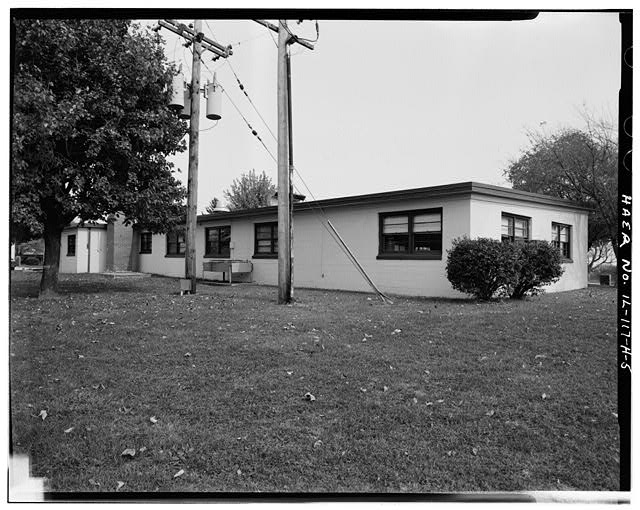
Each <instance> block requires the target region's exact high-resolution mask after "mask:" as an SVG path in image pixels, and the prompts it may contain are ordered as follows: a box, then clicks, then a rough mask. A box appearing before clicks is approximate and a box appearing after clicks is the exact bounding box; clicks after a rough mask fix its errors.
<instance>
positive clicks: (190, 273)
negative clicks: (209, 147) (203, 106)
mask: <svg viewBox="0 0 640 510" xmlns="http://www.w3.org/2000/svg"><path fill="white" fill-rule="evenodd" d="M193 25H194V30H195V31H196V34H201V33H202V20H199V19H197V20H195V21H194V23H193ZM201 51H202V44H201V39H200V37H198V36H196V37H195V38H194V39H193V63H192V66H191V116H190V118H189V177H188V180H187V231H186V234H185V250H184V251H185V255H184V277H185V278H186V279H187V280H191V290H190V293H191V294H195V293H196V215H197V207H198V145H199V133H198V130H199V129H200V52H201Z"/></svg>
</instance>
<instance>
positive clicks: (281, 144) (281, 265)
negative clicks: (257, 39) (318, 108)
mask: <svg viewBox="0 0 640 510" xmlns="http://www.w3.org/2000/svg"><path fill="white" fill-rule="evenodd" d="M285 26H286V20H280V21H279V27H278V28H279V30H278V303H289V302H291V291H292V288H293V282H292V280H291V209H290V204H291V173H290V168H289V91H288V87H287V75H288V66H287V43H288V41H289V33H288V32H287V30H286V28H285Z"/></svg>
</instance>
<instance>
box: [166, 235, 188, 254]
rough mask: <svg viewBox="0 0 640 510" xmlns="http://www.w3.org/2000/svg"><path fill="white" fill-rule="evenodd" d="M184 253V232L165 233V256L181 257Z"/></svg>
mask: <svg viewBox="0 0 640 510" xmlns="http://www.w3.org/2000/svg"><path fill="white" fill-rule="evenodd" d="M184 253H185V241H184V232H170V233H168V234H167V257H181V256H183V255H184Z"/></svg>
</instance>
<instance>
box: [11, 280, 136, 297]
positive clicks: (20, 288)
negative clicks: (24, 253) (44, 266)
mask: <svg viewBox="0 0 640 510" xmlns="http://www.w3.org/2000/svg"><path fill="white" fill-rule="evenodd" d="M40 277H41V275H40V274H25V275H15V276H14V275H13V274H12V275H11V277H10V297H11V298H38V297H39V293H40ZM140 290H141V286H140V279H139V278H136V279H133V278H131V279H121V280H120V279H114V278H108V277H105V276H102V275H86V276H85V275H82V276H79V275H64V276H61V278H60V280H59V281H58V293H57V294H54V295H53V296H51V299H56V298H58V297H59V298H63V297H65V296H69V295H75V294H105V293H121V292H140Z"/></svg>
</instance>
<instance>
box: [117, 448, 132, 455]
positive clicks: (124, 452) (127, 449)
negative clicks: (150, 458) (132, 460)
mask: <svg viewBox="0 0 640 510" xmlns="http://www.w3.org/2000/svg"><path fill="white" fill-rule="evenodd" d="M120 455H121V456H122V457H127V456H128V457H135V455H136V449H135V448H126V449H125V450H124V451H123V452H122V453H121V454H120Z"/></svg>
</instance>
